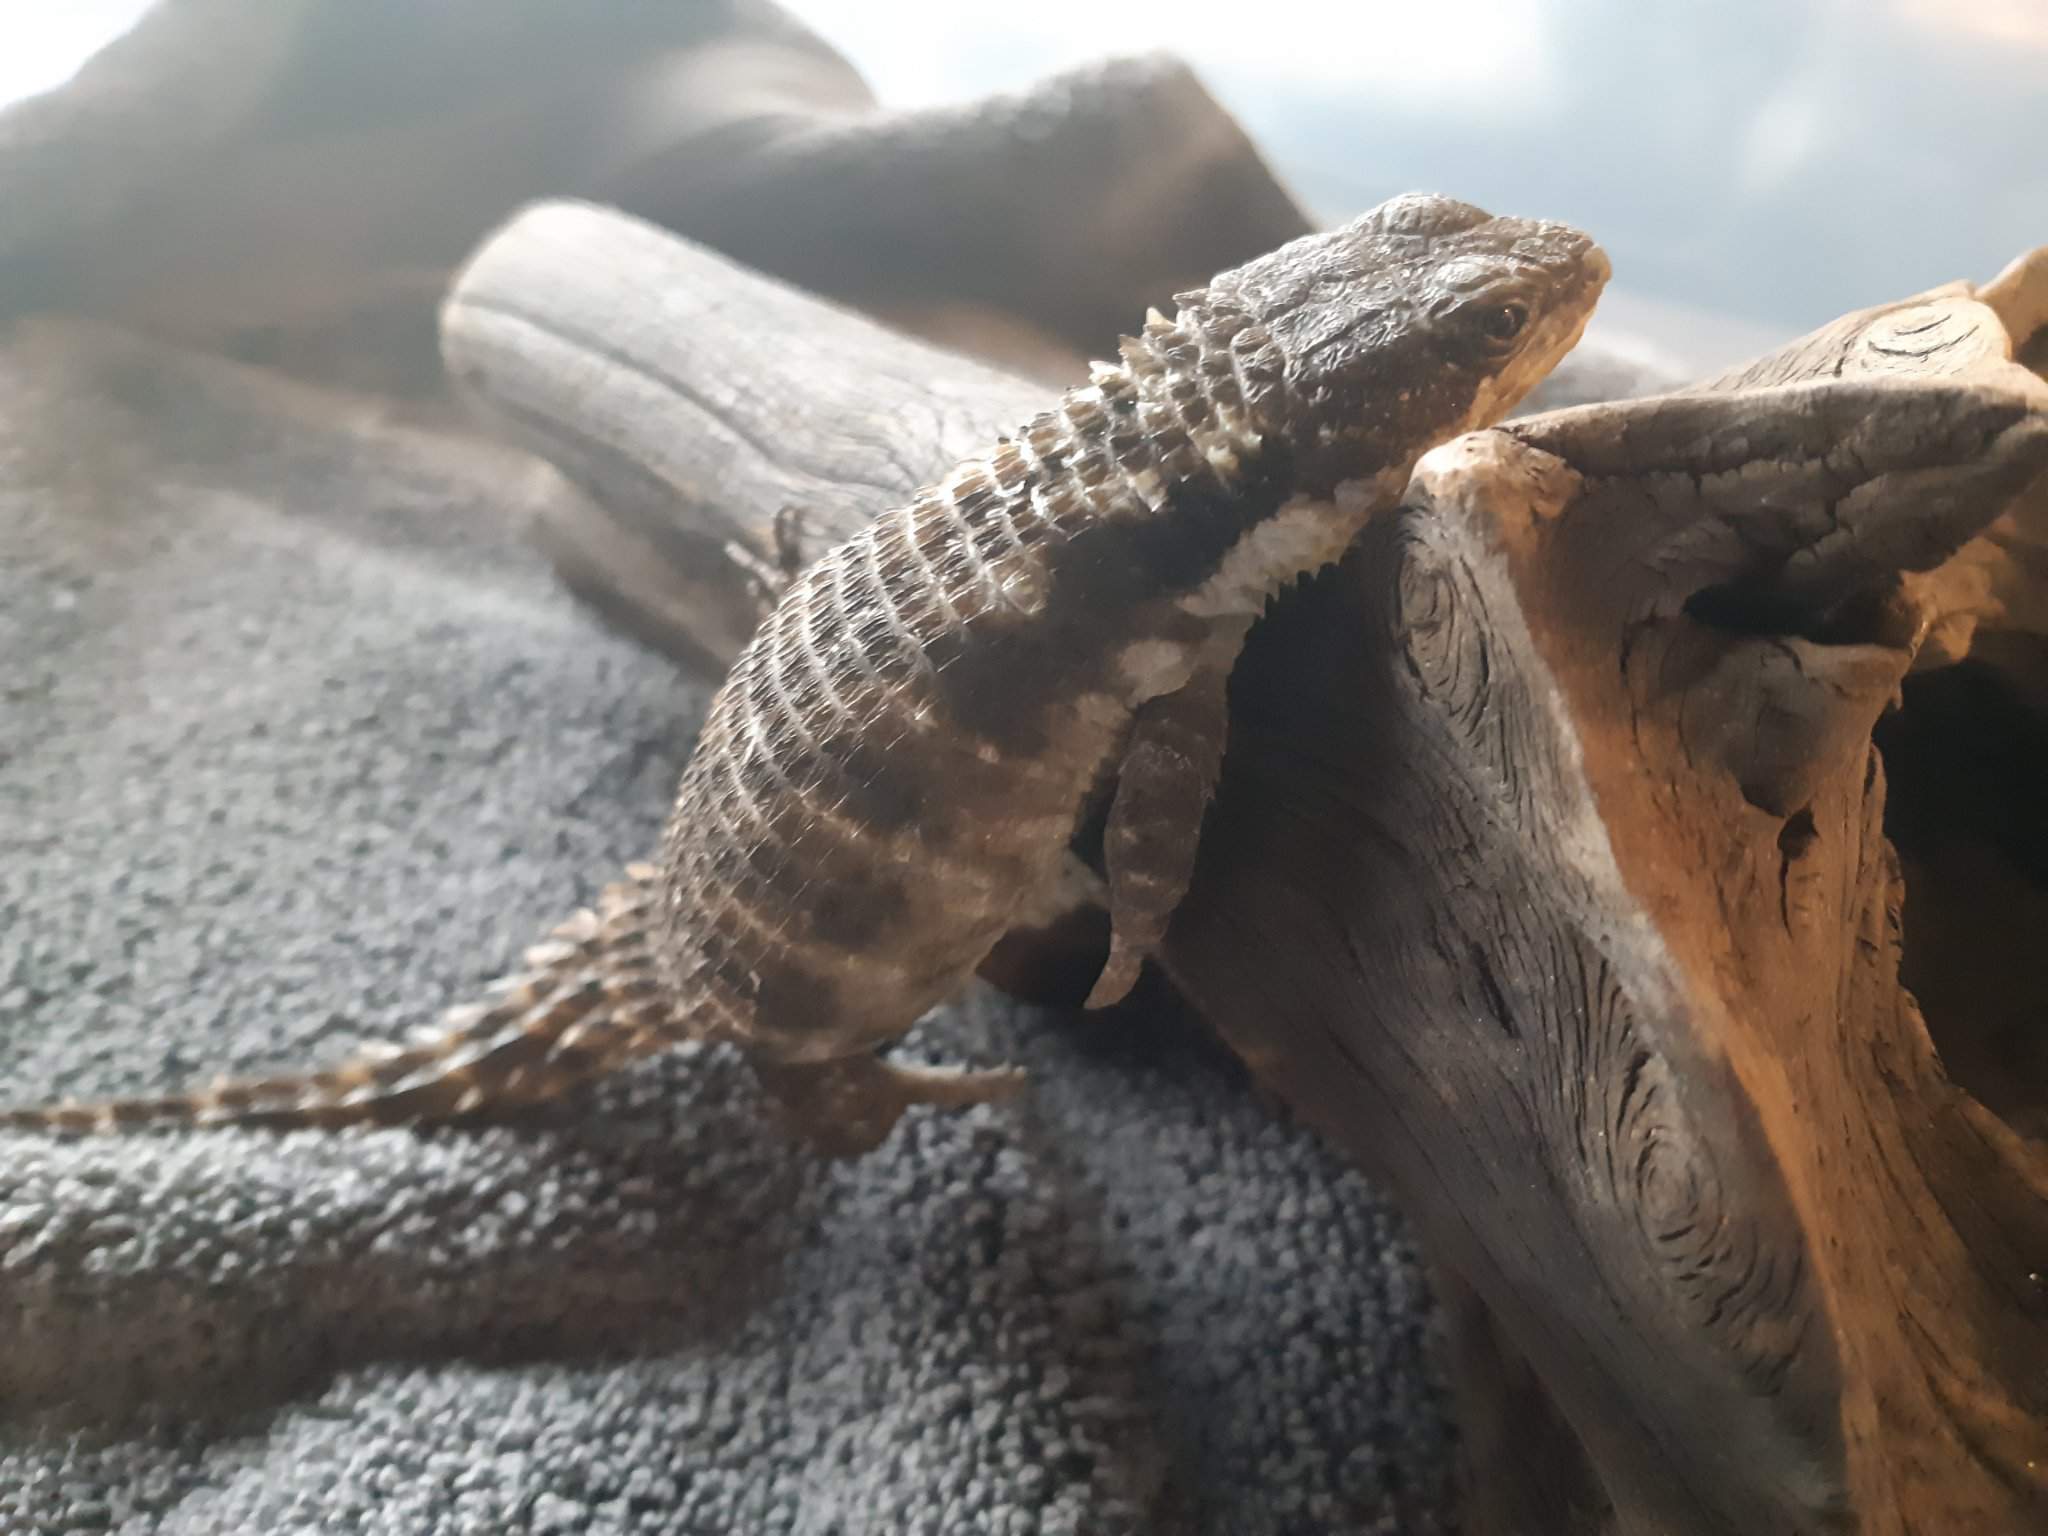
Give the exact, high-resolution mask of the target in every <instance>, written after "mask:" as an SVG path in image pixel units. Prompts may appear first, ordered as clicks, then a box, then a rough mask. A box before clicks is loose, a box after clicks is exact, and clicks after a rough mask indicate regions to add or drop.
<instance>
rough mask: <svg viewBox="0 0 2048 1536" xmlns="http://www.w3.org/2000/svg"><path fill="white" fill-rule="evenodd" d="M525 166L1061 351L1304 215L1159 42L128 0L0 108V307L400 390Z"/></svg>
mask: <svg viewBox="0 0 2048 1536" xmlns="http://www.w3.org/2000/svg"><path fill="white" fill-rule="evenodd" d="M541 197H590V198H596V199H600V200H602V201H603V202H605V203H607V204H614V205H618V206H620V207H623V208H626V209H627V210H629V211H633V212H637V213H640V214H641V215H643V216H645V217H647V218H649V219H652V220H655V221H657V222H659V223H662V224H665V225H667V226H669V227H671V228H674V229H676V230H679V231H681V232H683V233H685V234H689V235H691V236H692V237H693V238H696V239H698V240H699V241H701V242H703V243H705V244H707V245H710V246H712V247H714V248H716V249H719V250H722V251H724V252H726V253H727V254H729V255H732V256H734V257H736V258H737V259H739V260H742V261H744V262H746V263H747V264H748V265H750V266H752V267H754V268H756V269H759V270H762V271H767V272H771V273H779V274H781V275H783V276H785V277H787V278H790V279H792V280H795V281H799V282H801V283H803V284H805V285H806V286H807V287H810V288H812V289H815V290H817V291H820V292H823V293H828V294H832V295H836V296H838V297H840V298H841V299H843V300H845V301H847V302H852V303H856V304H859V305H862V306H865V307H867V308H869V309H871V310H874V311H877V312H885V313H887V314H888V315H889V316H890V318H891V319H892V320H893V321H894V322H895V323H897V324H898V325H900V326H903V327H906V328H908V329H911V330H914V331H922V332H926V333H930V334H934V335H940V336H944V337H945V338H947V339H948V340H949V341H951V342H952V343H954V344H965V345H969V346H972V347H974V348H976V349H980V350H984V351H987V352H994V353H997V354H999V355H1002V356H1004V357H1006V358H1009V359H1010V360H1011V361H1012V362H1013V363H1016V364H1019V365H1022V366H1024V367H1026V368H1027V369H1035V370H1039V371H1050V372H1053V373H1056V374H1058V375H1061V376H1064V375H1065V374H1067V373H1068V372H1069V371H1071V368H1072V366H1073V361H1074V359H1075V357H1076V355H1077V354H1078V353H1082V352H1086V351H1088V350H1090V349H1099V348H1101V347H1104V346H1106V345H1108V344H1109V343H1110V342H1111V341H1113V339H1114V336H1115V328H1116V327H1117V326H1118V325H1121V324H1123V323H1125V322H1126V319H1127V317H1128V316H1129V315H1130V314H1131V313H1133V312H1135V311H1136V310H1138V309H1139V308H1140V307H1141V306H1142V305H1143V304H1144V303H1145V302H1146V301H1147V300H1148V299H1149V298H1151V297H1153V296H1155V295H1157V294H1159V293H1162V292H1171V291H1172V290H1173V289H1174V288H1175V287H1179V286H1185V285H1186V284H1187V283H1189V282H1192V281H1199V280H1201V279H1203V278H1206V277H1207V275H1208V274H1209V273H1210V272H1211V271H1213V270H1215V268H1217V267H1220V266H1227V265H1230V264H1231V263H1233V262H1236V261H1239V260H1242V259H1244V258H1246V257H1249V256H1252V255H1255V254H1257V253H1258V252H1260V251H1262V250H1265V249H1267V248H1269V247H1271V246H1273V245H1275V244H1278V243H1279V242H1281V241H1283V240H1286V239H1288V238H1290V237H1291V236H1293V235H1296V234H1299V233H1301V232H1302V231H1303V230H1304V229H1305V228H1306V227H1307V224H1306V221H1305V219H1304V217H1303V215H1302V213H1301V211H1300V210H1299V209H1298V208H1297V207H1296V206H1295V204H1294V202H1293V200H1292V198H1291V197H1290V196H1289V195H1288V193H1287V192H1286V191H1285V189H1284V188H1282V187H1281V186H1280V185H1279V183H1278V182H1277V181H1276V180H1275V178H1274V177H1273V175H1272V173H1271V171H1270V170H1268V169H1267V167H1266V166H1265V164H1264V162H1263V161H1262V160H1261V159H1260V158H1259V156H1258V154H1257V152H1256V151H1255V150H1254V149H1253V147H1252V145H1251V143H1250V141H1249V140H1248V139H1247V138H1246V137H1245V134H1244V132H1243V130H1242V129H1241V128H1240V127H1239V126H1238V124H1237V123H1236V121H1235V120H1234V119H1233V118H1232V117H1231V116H1230V115H1229V114H1228V113H1227V112H1225V111H1224V110H1223V109H1222V108H1221V107H1220V106H1219V105H1218V104H1217V103H1216V101H1215V100H1214V99H1213V98H1212V97H1211V96H1210V95H1209V94H1208V92H1207V91H1206V90H1205V89H1204V88H1203V87H1202V86H1201V84H1200V83H1199V82H1198V81H1197V80H1196V79H1195V78H1194V77H1193V75H1192V74H1190V72H1189V71H1188V70H1187V68H1186V66H1185V65H1182V64H1180V63H1179V62H1177V61H1175V60H1172V59H1169V58H1143V59H1135V60H1125V61H1121V62H1114V63H1109V64H1105V65H1098V66H1090V67H1087V68H1084V69H1080V70H1075V71H1070V72H1068V73H1066V74H1063V75H1060V76H1057V77H1054V78H1051V79H1048V80H1046V81H1043V82H1041V83H1039V84H1038V85H1035V86H1033V87H1031V88H1029V89H1026V90H1024V91H1021V92H1017V93H1014V94H1006V95H1001V96H991V97H986V98H982V99H979V100H973V101H968V102H965V103H960V104H957V105H948V106H944V107H937V108H928V109H920V110H912V111H892V110H889V109H886V108H884V107H882V106H881V105H879V104H878V103H877V102H876V101H875V100H874V97H873V96H872V94H871V93H870V92H869V90H868V88H867V86H866V84H865V83H864V82H863V81H862V80H861V78H860V77H859V75H858V73H857V72H856V71H855V70H854V69H853V68H852V66H851V65H849V64H848V63H847V62H846V61H845V60H844V59H843V58H841V57H840V56H839V55H838V54H837V53H836V52H835V51H834V50H833V49H832V48H831V47H830V46H828V45H827V44H826V43H824V42H823V41H822V40H821V39H820V38H818V37H817V36H816V35H815V34H813V33H811V32H810V31H809V30H808V29H806V28H804V27H803V26H802V25H801V24H799V23H798V22H796V21H795V20H794V19H793V18H791V17H789V16H788V15H787V14H785V13H784V12H782V11H781V10H779V9H778V8H777V7H775V6H774V5H772V4H770V3H767V0H726V3H694V4H688V5H637V4H636V5H604V6H598V7H594V8H593V7H583V6H575V5H564V4H561V3H560V0H451V3H443V4H436V5H432V6H423V5H417V4H411V3H406V0H353V3H347V4H341V3H334V4H313V3H311V0H159V3H158V4H157V5H156V6H155V7H154V8H153V9H152V11H151V12H150V13H149V14H148V15H147V16H145V18H144V19H143V20H142V22H141V23H140V24H139V25H138V26H137V28H136V29H135V31H134V32H133V33H132V34H130V35H129V36H128V37H125V38H123V39H121V40H119V41H117V42H116V43H114V44H112V45H110V46H109V47H108V48H107V49H106V50H105V52H104V53H103V54H102V55H101V56H100V57H98V58H97V59H95V60H94V61H92V62H91V63H90V64H89V65H88V66H87V67H86V69H85V70H84V71H83V72H82V73H81V75H80V76H79V78H78V79H77V80H75V81H74V82H72V83H71V84H70V85H69V86H67V87H66V88H64V89H63V90H60V91H58V92H55V93H52V94H50V95H47V96H44V97H40V98H36V99H33V100H30V101H27V102H24V103H20V104H18V105H16V106H14V107H12V108H10V109H8V110H6V111H4V112H0V207H4V208H5V209H6V210H7V217H6V220H5V224H4V227H0V315H8V314H16V313H21V312H24V311H28V310H64V311H69V312H73V313H85V314H91V315H94V316H96V317H100V318H105V319H114V320H118V321H120V322H121V323H123V324H126V325H130V326H134V327H138V328H141V329H145V330H149V331H152V332H154V333H157V334H159V335H166V336H170V337H172V338H174V339H177V340H179V341H181V342H185V343H188V344H200V345H204V346H207V347H209V348H212V349H215V350H223V351H228V352H230V353H232V354H233V355H236V356H238V357H241V358H244V359H246V360H250V361H258V362H265V363H272V364H277V365H281V366H283V367H285V368H287V369H291V370H293V371H298V372H303V373H308V374H312V375H315V376H318V377H320V378H322V379H323V380H334V379H339V380H341V381H342V382H345V383H349V384H352V385H356V386H364V385H369V386H373V387H376V388H378V389H381V390H384V391H387V392H396V393H405V394H418V393H423V392H427V391H429V390H431V389H433V388H434V387H436V386H437V385H438V381H439V374H438V370H437V368H436V365H435V358H434V352H433V347H432V337H433V307H434V305H435V303H436V302H437V301H438V300H439V298H440V296H441V294H442V293H443V292H444V291H445V289H446V287H447V284H448V280H449V277H450V275H451V273H452V272H453V270H454V268H455V266H456V265H457V263H459V262H460V260H461V259H462V257H463V256H464V255H465V254H466V253H467V252H468V251H470V250H471V249H472V248H473V247H474V246H475V245H476V243H477V242H478V241H479V240H481V239H482V238H483V237H484V236H485V234H486V233H487V232H488V231H489V230H490V229H491V228H492V227H493V226H495V225H497V224H498V223H500V222H501V221H502V220H504V219H505V218H507V217H508V216H509V215H510V214H511V213H513V211H514V210H515V209H517V208H518V207H519V206H520V205H522V204H524V203H526V202H529V201H531V200H533V199H536V198H541Z"/></svg>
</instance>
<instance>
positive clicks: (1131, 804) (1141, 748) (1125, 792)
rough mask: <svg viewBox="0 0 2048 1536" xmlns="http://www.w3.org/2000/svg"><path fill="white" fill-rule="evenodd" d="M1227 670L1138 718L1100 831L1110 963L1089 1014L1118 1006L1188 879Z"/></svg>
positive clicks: (1213, 761) (1214, 762) (1203, 670)
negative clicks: (1097, 1009)
mask: <svg viewBox="0 0 2048 1536" xmlns="http://www.w3.org/2000/svg"><path fill="white" fill-rule="evenodd" d="M1229 684H1230V673H1229V669H1228V667H1227V666H1226V665H1222V664H1217V663H1211V664H1207V665H1204V666H1202V667H1200V668H1198V669H1197V670H1196V671H1195V673H1194V674H1193V676H1191V677H1190V678H1189V679H1188V681H1187V682H1186V684H1185V685H1183V686H1182V687H1180V688H1178V689H1176V690H1175V691H1174V692H1172V693H1168V694H1163V695H1161V696H1160V697H1158V698H1156V699H1151V700H1148V701H1147V702H1146V703H1145V704H1143V705H1141V706H1140V707H1139V709H1138V712H1137V715H1136V718H1135V719H1134V720H1133V722H1132V726H1131V739H1130V743H1129V745H1128V746H1127V747H1126V748H1125V750H1124V759H1123V766H1122V767H1121V768H1120V769H1119V770H1118V774H1117V786H1116V798H1115V799H1114V800H1113V801H1111V803H1110V807H1109V822H1108V825H1107V826H1106V827H1105V828H1104V829H1103V843H1102V856H1103V863H1104V866H1105V868H1106V871H1107V875H1108V885H1109V921H1110V938H1109V959H1108V960H1107V961H1106V962H1105V963H1104V964H1103V967H1102V974H1101V975H1100V976H1098V977H1097V978H1096V980H1095V986H1094V988H1093V990H1092V991H1090V992H1089V994H1088V1001H1087V1003H1086V1004H1085V1006H1086V1007H1089V1008H1106V1007H1108V1006H1110V1005H1111V1004H1113V1003H1117V1002H1121V1001H1122V1000H1123V999H1124V997H1126V996H1127V995H1128V994H1129V993H1130V990H1131V988H1132V986H1134V985H1135V984H1136V982H1137V980H1138V974H1139V972H1140V971H1142V970H1143V969H1144V965H1145V960H1146V957H1147V956H1149V955H1150V954H1151V953H1152V952H1153V950H1155V949H1156V948H1157V947H1158V945H1159V941H1160V940H1161V939H1163V938H1165V937H1166V927H1167V924H1168V923H1169V922H1171V921H1172V919H1173V913H1174V909H1175V908H1176V907H1178V906H1179V905H1180V903H1181V898H1182V897H1183V896H1185V895H1186V894H1187V889H1188V881H1189V880H1190V879H1191V878H1193V876H1194V872H1195V851H1196V848H1197V847H1198V846H1199V844H1200V841H1201V835H1202V819H1203V817H1204V816H1206V815H1207V814H1208V810H1209V801H1210V799H1211V798H1212V797H1213V796H1214V795H1215V793H1216V780H1217V778H1218V777H1219V776H1220V775H1221V773H1222V771H1223V744H1224V737H1225V734H1226V732H1227V730H1228V727H1229V720H1230V706H1229Z"/></svg>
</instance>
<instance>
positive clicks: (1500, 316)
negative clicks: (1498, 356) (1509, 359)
mask: <svg viewBox="0 0 2048 1536" xmlns="http://www.w3.org/2000/svg"><path fill="white" fill-rule="evenodd" d="M1528 323H1529V306H1528V305H1526V304H1495V305H1492V306H1490V307H1488V308H1486V309H1484V310H1482V311H1480V314H1479V330H1480V333H1481V334H1482V335H1484V336H1485V337H1486V340H1487V344H1488V345H1489V346H1493V347H1505V346H1507V345H1509V344H1510V343H1511V342H1513V341H1514V339H1515V338H1516V337H1517V336H1519V335H1521V334H1522V328H1523V327H1524V326H1526V325H1527V324H1528Z"/></svg>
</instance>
